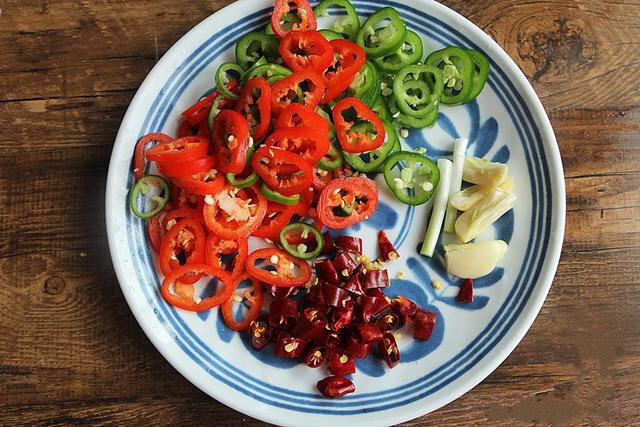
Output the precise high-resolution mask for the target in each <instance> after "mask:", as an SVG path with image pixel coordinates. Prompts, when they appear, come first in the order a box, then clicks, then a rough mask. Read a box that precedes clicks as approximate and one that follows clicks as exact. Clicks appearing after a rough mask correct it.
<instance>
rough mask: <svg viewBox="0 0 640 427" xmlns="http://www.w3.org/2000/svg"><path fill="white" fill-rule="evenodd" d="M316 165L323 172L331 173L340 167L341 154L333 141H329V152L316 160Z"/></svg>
mask: <svg viewBox="0 0 640 427" xmlns="http://www.w3.org/2000/svg"><path fill="white" fill-rule="evenodd" d="M316 165H317V166H318V167H319V168H320V169H322V170H325V171H333V170H336V169H338V168H339V167H340V166H342V153H341V151H340V150H339V149H338V147H337V146H336V142H335V139H331V140H329V151H328V152H327V154H325V155H324V156H323V157H322V158H321V159H320V160H318V162H317V163H316Z"/></svg>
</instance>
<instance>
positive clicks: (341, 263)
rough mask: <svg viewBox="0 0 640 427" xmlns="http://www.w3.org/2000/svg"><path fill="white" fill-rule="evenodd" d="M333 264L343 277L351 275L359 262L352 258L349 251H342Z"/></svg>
mask: <svg viewBox="0 0 640 427" xmlns="http://www.w3.org/2000/svg"><path fill="white" fill-rule="evenodd" d="M332 262H333V265H334V267H335V268H336V270H337V271H338V273H340V275H341V276H342V277H343V278H345V279H346V278H347V277H349V276H351V273H353V271H354V270H355V269H356V267H357V266H358V264H356V262H355V261H354V260H353V258H351V255H349V253H348V252H344V251H341V252H340V253H338V255H337V256H336V257H335V258H334V259H333V261H332Z"/></svg>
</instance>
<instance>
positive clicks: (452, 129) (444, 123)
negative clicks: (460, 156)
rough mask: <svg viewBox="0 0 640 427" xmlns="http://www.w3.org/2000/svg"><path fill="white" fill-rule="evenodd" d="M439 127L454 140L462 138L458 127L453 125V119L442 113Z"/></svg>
mask: <svg viewBox="0 0 640 427" xmlns="http://www.w3.org/2000/svg"><path fill="white" fill-rule="evenodd" d="M438 126H440V127H441V128H442V130H443V131H445V132H446V133H447V134H448V135H449V136H451V137H452V138H454V139H456V138H460V134H459V133H458V130H457V129H456V126H455V125H454V124H453V122H452V121H451V119H450V118H449V117H448V116H447V115H445V114H444V113H442V112H441V113H440V116H439V117H438Z"/></svg>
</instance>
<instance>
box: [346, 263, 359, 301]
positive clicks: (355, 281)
mask: <svg viewBox="0 0 640 427" xmlns="http://www.w3.org/2000/svg"><path fill="white" fill-rule="evenodd" d="M363 271H364V265H363V264H360V265H359V266H358V268H357V269H356V271H354V272H353V274H352V275H351V276H349V278H348V279H347V280H346V281H345V282H344V283H343V284H342V287H343V288H344V289H346V290H347V291H349V292H351V293H352V294H355V295H362V294H364V286H363V285H362V281H363V276H364V274H363Z"/></svg>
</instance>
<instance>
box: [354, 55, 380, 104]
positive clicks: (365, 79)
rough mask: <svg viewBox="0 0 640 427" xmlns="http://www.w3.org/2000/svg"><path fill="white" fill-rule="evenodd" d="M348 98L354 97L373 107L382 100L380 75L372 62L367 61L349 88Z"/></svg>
mask: <svg viewBox="0 0 640 427" xmlns="http://www.w3.org/2000/svg"><path fill="white" fill-rule="evenodd" d="M346 96H353V97H356V98H358V99H360V100H361V101H362V102H364V103H365V104H367V107H369V108H371V107H373V106H374V105H375V104H376V102H378V99H379V98H380V73H379V72H378V69H377V68H376V67H375V65H373V63H372V62H370V61H366V62H365V63H364V66H363V67H362V68H361V69H360V71H358V74H356V76H355V78H354V79H353V82H352V83H351V85H350V86H349V87H348V88H347V93H346Z"/></svg>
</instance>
